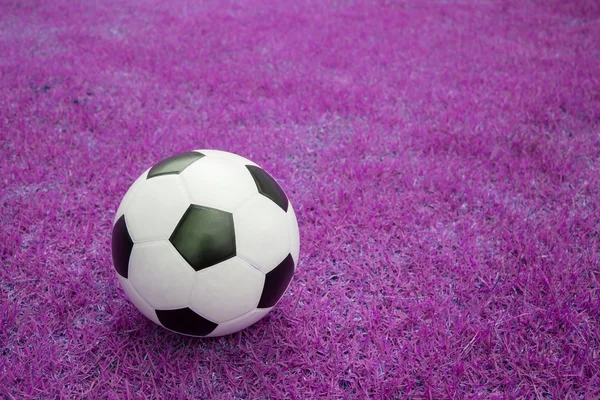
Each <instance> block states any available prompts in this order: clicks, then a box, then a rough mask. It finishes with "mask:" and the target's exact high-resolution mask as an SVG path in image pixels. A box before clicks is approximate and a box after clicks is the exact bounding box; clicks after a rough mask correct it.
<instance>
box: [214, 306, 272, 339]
mask: <svg viewBox="0 0 600 400" xmlns="http://www.w3.org/2000/svg"><path fill="white" fill-rule="evenodd" d="M269 311H271V308H257V309H256V310H252V311H250V312H248V313H246V314H244V315H242V316H241V317H238V318H236V319H234V320H231V321H227V322H225V323H223V324H219V325H218V326H217V327H216V328H215V330H214V331H212V332H211V333H210V334H209V335H208V336H209V337H213V336H224V335H230V334H232V333H235V332H237V331H239V330H241V329H244V328H246V327H248V326H250V325H253V324H255V323H256V322H258V321H260V320H261V319H262V318H263V317H264V316H265V315H267V314H268V313H269Z"/></svg>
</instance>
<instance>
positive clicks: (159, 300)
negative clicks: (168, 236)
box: [129, 240, 194, 310]
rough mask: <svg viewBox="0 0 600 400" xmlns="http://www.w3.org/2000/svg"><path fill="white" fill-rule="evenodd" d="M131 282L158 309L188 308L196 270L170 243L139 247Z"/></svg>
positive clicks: (134, 252) (135, 248) (131, 262)
mask: <svg viewBox="0 0 600 400" xmlns="http://www.w3.org/2000/svg"><path fill="white" fill-rule="evenodd" d="M129 280H130V282H131V284H132V285H133V287H134V288H135V289H136V291H137V292H138V293H139V294H140V295H141V296H142V297H143V298H144V299H145V300H146V301H147V302H148V303H149V304H150V305H151V306H152V307H154V308H155V309H160V310H166V309H172V308H178V307H185V306H187V304H188V301H189V299H190V294H191V292H192V286H193V284H194V270H193V269H192V268H191V267H190V266H189V264H188V263H187V262H186V261H185V260H184V259H183V257H181V255H180V254H179V253H178V252H177V250H175V248H174V247H173V246H172V245H171V243H170V242H169V241H167V240H161V241H158V242H149V243H137V244H135V245H134V246H133V250H132V252H131V258H130V260H129Z"/></svg>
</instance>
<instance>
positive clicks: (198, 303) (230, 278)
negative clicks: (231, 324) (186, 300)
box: [189, 257, 265, 323]
mask: <svg viewBox="0 0 600 400" xmlns="http://www.w3.org/2000/svg"><path fill="white" fill-rule="evenodd" d="M264 282H265V274H263V273H262V272H260V271H259V270H257V269H256V268H254V267H252V266H251V265H250V264H248V263H247V262H246V261H244V260H242V259H241V258H239V257H234V258H230V259H229V260H226V261H223V262H222V263H220V264H217V265H214V266H212V267H210V268H206V269H203V270H202V271H200V272H197V273H196V277H195V282H194V289H193V290H192V295H191V297H190V305H189V306H190V308H191V309H192V310H194V311H196V312H197V313H198V314H200V315H202V316H203V317H205V318H207V319H209V320H211V321H213V322H216V323H222V322H226V321H229V320H232V319H234V318H237V317H240V316H242V315H244V314H245V313H247V312H248V311H250V310H253V309H254V308H256V306H257V305H258V302H259V300H260V298H261V295H262V292H263V286H264Z"/></svg>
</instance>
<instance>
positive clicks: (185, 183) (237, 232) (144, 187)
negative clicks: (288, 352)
mask: <svg viewBox="0 0 600 400" xmlns="http://www.w3.org/2000/svg"><path fill="white" fill-rule="evenodd" d="M299 249H300V239H299V232H298V222H297V220H296V215H295V213H294V208H293V207H292V203H291V202H290V201H289V199H288V198H287V196H286V195H285V193H284V191H283V190H282V189H281V187H280V186H279V184H278V183H277V182H276V181H275V179H273V178H272V177H271V176H270V175H269V174H268V173H267V172H266V171H265V170H263V169H262V168H260V167H259V166H258V165H256V164H255V163H253V162H252V161H250V160H247V159H245V158H243V157H241V156H238V155H236V154H232V153H228V152H224V151H218V150H196V151H191V152H186V153H182V154H178V155H176V156H173V157H170V158H167V159H166V160H163V161H161V162H159V163H158V164H156V165H155V166H153V167H152V168H150V169H148V170H147V171H146V172H144V173H143V174H142V175H141V176H140V177H139V178H138V179H137V180H136V181H135V182H134V183H133V185H132V186H131V187H130V188H129V190H128V191H127V193H126V194H125V196H124V198H123V200H122V201H121V204H120V205H119V208H118V210H117V214H116V216H115V219H114V223H113V229H112V255H113V262H114V266H115V270H116V272H117V277H118V279H119V282H120V283H121V286H122V287H123V289H124V291H125V293H126V294H127V296H128V297H129V299H130V300H131V302H132V303H133V304H134V305H135V306H136V307H137V308H138V309H139V310H140V311H141V312H142V313H143V314H144V315H145V316H146V317H148V318H149V319H151V320H152V321H154V322H155V323H157V324H158V325H161V326H163V327H165V328H167V329H169V330H172V331H175V332H178V333H181V334H184V335H190V336H222V335H228V334H231V333H234V332H237V331H239V330H242V329H244V328H246V327H248V326H250V325H252V324H254V323H255V322H257V321H258V320H260V319H261V318H263V317H264V316H265V315H267V313H268V312H269V311H270V310H271V309H272V308H273V307H274V306H275V305H276V304H277V302H278V301H279V299H280V298H281V296H282V295H283V293H284V292H285V290H286V289H287V287H288V285H289V283H290V281H291V280H292V276H293V275H294V272H295V270H296V265H297V263H298V253H299Z"/></svg>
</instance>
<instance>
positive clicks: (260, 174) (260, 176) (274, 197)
mask: <svg viewBox="0 0 600 400" xmlns="http://www.w3.org/2000/svg"><path fill="white" fill-rule="evenodd" d="M246 169H248V172H250V175H252V179H254V183H255V184H256V188H257V189H258V192H259V193H260V194H262V195H263V196H265V197H267V198H269V199H271V201H273V203H275V204H277V205H278V206H279V207H280V208H281V209H282V210H283V211H285V212H286V213H287V210H288V206H289V200H288V198H287V195H286V194H285V192H284V191H283V189H282V188H281V186H280V185H279V183H278V182H277V181H276V180H275V178H273V177H272V176H271V175H269V173H268V172H267V171H265V170H264V169H262V168H260V167H257V166H255V165H246Z"/></svg>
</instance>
